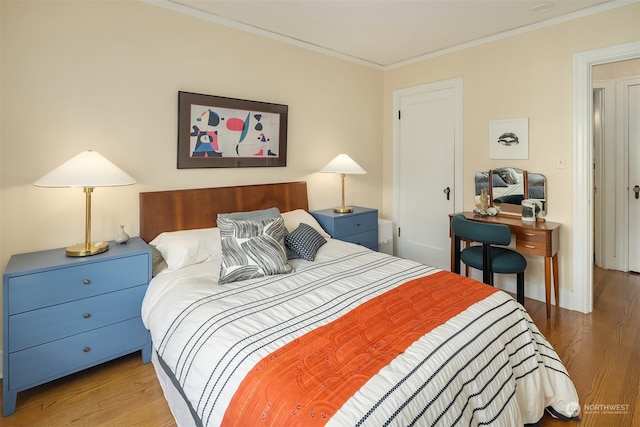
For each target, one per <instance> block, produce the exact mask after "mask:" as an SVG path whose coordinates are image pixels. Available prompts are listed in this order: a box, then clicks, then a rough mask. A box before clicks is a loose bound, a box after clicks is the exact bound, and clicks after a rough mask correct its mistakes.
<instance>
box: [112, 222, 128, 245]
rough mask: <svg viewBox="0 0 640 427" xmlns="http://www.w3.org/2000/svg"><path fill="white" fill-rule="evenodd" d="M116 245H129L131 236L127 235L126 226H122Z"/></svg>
mask: <svg viewBox="0 0 640 427" xmlns="http://www.w3.org/2000/svg"><path fill="white" fill-rule="evenodd" d="M115 240H116V243H120V244H123V243H127V242H128V241H129V235H128V234H127V232H126V231H124V225H121V226H120V232H119V233H118V235H117V236H116V239H115Z"/></svg>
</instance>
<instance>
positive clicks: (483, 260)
mask: <svg viewBox="0 0 640 427" xmlns="http://www.w3.org/2000/svg"><path fill="white" fill-rule="evenodd" d="M451 231H452V232H453V238H454V239H455V240H454V245H455V246H454V248H455V250H454V265H453V271H454V273H458V274H460V261H462V262H463V263H465V265H468V266H469V267H473V268H476V269H478V270H482V281H483V282H484V283H486V284H488V285H491V286H493V273H500V274H515V275H516V281H517V297H516V299H517V300H518V302H519V303H520V304H522V305H523V306H524V271H525V270H526V268H527V260H526V259H525V258H524V256H522V254H520V253H518V252H516V251H514V250H512V249H509V248H503V247H500V246H494V245H505V246H506V245H508V244H509V243H510V242H511V230H509V227H508V226H506V225H501V224H488V223H484V222H479V221H472V220H469V219H467V218H465V216H464V215H455V216H454V217H453V218H451ZM461 240H465V241H468V242H477V243H481V245H472V246H468V247H466V248H464V249H463V250H462V251H461V250H460V242H461Z"/></svg>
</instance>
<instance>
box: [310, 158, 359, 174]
mask: <svg viewBox="0 0 640 427" xmlns="http://www.w3.org/2000/svg"><path fill="white" fill-rule="evenodd" d="M320 172H330V173H343V174H347V175H351V174H365V173H367V171H365V170H364V169H362V167H360V165H359V164H357V163H356V162H355V161H354V160H353V159H352V158H351V157H349V156H348V155H346V154H338V156H337V157H336V158H335V159H333V160H331V161H330V162H329V163H327V165H326V166H325V167H323V168H322V169H320Z"/></svg>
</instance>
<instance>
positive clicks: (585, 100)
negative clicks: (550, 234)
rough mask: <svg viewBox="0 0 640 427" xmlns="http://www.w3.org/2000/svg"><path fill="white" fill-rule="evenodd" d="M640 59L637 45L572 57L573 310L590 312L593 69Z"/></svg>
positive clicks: (613, 47)
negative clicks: (573, 166) (612, 63)
mask: <svg viewBox="0 0 640 427" xmlns="http://www.w3.org/2000/svg"><path fill="white" fill-rule="evenodd" d="M634 58H640V42H632V43H626V44H622V45H618V46H612V47H608V48H603V49H597V50H592V51H588V52H582V53H577V54H575V55H574V56H573V77H574V79H573V106H574V108H573V163H574V165H575V168H574V173H573V283H574V286H573V293H574V295H575V298H572V299H571V304H570V305H571V306H570V307H568V308H572V309H574V310H578V311H581V312H583V313H591V312H592V311H593V221H594V219H593V170H592V159H593V126H592V117H593V106H592V93H593V84H592V67H593V66H594V65H599V64H607V63H610V62H617V61H624V60H627V59H634Z"/></svg>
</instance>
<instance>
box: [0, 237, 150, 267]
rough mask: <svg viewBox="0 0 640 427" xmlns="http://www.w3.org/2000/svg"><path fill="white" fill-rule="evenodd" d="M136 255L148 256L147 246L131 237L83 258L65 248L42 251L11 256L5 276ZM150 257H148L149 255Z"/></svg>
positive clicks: (140, 240)
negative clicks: (124, 241) (99, 252)
mask: <svg viewBox="0 0 640 427" xmlns="http://www.w3.org/2000/svg"><path fill="white" fill-rule="evenodd" d="M136 253H148V254H150V248H149V246H148V245H147V244H146V243H145V242H144V240H142V239H141V238H139V237H132V238H131V239H129V241H128V242H127V243H124V244H118V243H116V242H114V241H111V242H109V250H108V251H106V252H103V253H101V254H98V255H91V256H85V257H70V256H67V255H66V247H65V248H57V249H48V250H44V251H37V252H30V253H23V254H16V255H13V256H11V259H10V260H9V263H8V264H7V268H6V269H5V271H4V274H5V275H10V274H15V273H23V272H25V271H29V270H31V271H33V272H37V271H38V270H41V269H48V268H51V267H67V266H71V265H82V264H92V263H96V262H102V261H106V260H109V259H115V258H120V257H126V256H131V255H135V254H136ZM149 256H150V255H149Z"/></svg>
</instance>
